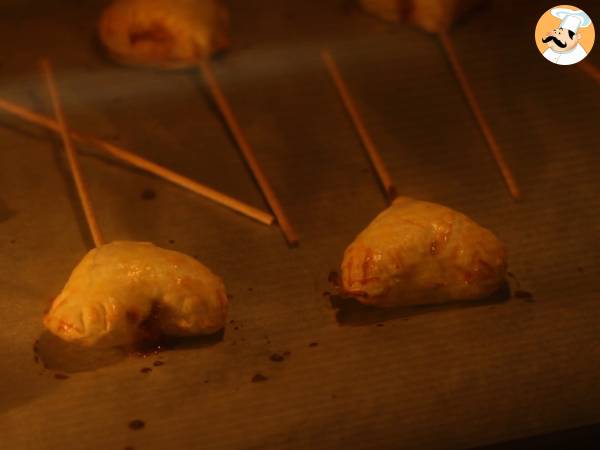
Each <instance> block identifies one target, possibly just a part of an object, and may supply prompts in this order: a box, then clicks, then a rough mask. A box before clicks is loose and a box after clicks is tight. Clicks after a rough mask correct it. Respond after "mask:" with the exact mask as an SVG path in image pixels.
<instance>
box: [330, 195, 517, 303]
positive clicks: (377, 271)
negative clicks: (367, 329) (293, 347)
mask: <svg viewBox="0 0 600 450" xmlns="http://www.w3.org/2000/svg"><path fill="white" fill-rule="evenodd" d="M341 273H342V277H341V278H342V280H341V287H342V290H343V292H344V293H345V294H347V295H350V296H353V297H355V298H357V299H358V300H359V301H360V302H362V303H365V304H369V305H375V306H383V307H390V306H398V305H410V304H433V303H442V302H447V301H453V300H476V299H480V298H484V297H486V296H488V295H490V294H492V293H494V292H495V291H496V290H497V289H498V288H499V287H500V285H501V284H502V282H503V281H504V279H505V275H506V251H505V249H504V245H503V244H502V242H501V241H500V240H499V239H498V238H497V237H496V236H494V234H493V233H492V232H491V231H489V230H487V229H485V228H483V227H481V226H479V225H478V224H476V223H475V222H473V221H472V220H471V219H469V218H468V217H467V216H465V215H464V214H461V213H459V212H457V211H454V210H452V209H450V208H446V207H445V206H441V205H437V204H435V203H428V202H423V201H418V200H412V199H409V198H406V197H400V198H397V199H396V200H395V201H394V203H393V204H392V206H390V207H389V208H388V209H386V210H385V211H383V212H382V213H381V214H379V215H378V216H377V217H376V218H375V220H373V222H371V224H370V225H369V226H368V227H367V228H366V229H365V230H364V231H363V232H362V233H360V234H359V235H358V236H357V237H356V239H355V240H354V242H353V243H352V244H350V246H349V247H348V248H347V249H346V251H345V253H344V258H343V261H342V266H341Z"/></svg>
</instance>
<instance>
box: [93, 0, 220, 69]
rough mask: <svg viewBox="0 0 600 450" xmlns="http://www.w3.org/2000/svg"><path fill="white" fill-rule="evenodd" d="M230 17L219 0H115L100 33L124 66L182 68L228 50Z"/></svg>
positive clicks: (101, 20)
mask: <svg viewBox="0 0 600 450" xmlns="http://www.w3.org/2000/svg"><path fill="white" fill-rule="evenodd" d="M228 21H229V20H228V14H227V10H226V9H225V7H224V6H223V5H221V4H220V3H219V2H218V0H115V1H114V2H113V3H112V4H111V5H110V6H108V8H107V9H106V10H105V11H104V12H103V14H102V17H101V18H100V23H99V27H98V31H99V36H100V41H101V42H102V44H103V45H104V47H105V48H106V50H107V51H108V53H109V55H110V56H111V57H112V58H113V59H115V60H116V61H118V62H120V63H122V64H127V65H138V66H149V67H159V68H163V69H177V68H183V67H188V66H193V65H195V64H197V63H198V61H200V60H202V59H205V58H208V57H210V55H212V54H213V53H215V52H218V51H220V50H223V49H224V48H226V47H227V46H228V45H229V38H228V30H227V29H228Z"/></svg>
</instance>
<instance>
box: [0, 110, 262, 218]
mask: <svg viewBox="0 0 600 450" xmlns="http://www.w3.org/2000/svg"><path fill="white" fill-rule="evenodd" d="M0 109H1V110H3V111H5V112H8V113H10V114H13V115H15V116H17V117H19V118H21V119H23V120H25V121H27V122H30V123H33V124H36V125H39V126H42V127H44V128H47V129H49V130H52V131H55V132H57V133H60V130H61V129H60V125H59V124H58V123H57V122H56V121H54V120H52V119H51V118H49V117H45V116H43V115H41V114H37V113H35V112H33V111H31V110H29V109H27V108H23V107H22V106H19V105H16V104H14V103H12V102H9V101H6V100H4V99H1V98H0ZM70 136H71V138H72V139H73V140H74V141H76V142H79V143H82V144H87V145H91V146H93V147H95V148H98V149H100V150H102V151H104V152H106V153H108V154H110V155H112V156H114V157H115V158H117V159H120V160H121V161H124V162H126V163H128V164H131V165H132V166H135V167H137V168H138V169H142V170H144V171H146V172H149V173H151V174H154V175H156V176H159V177H161V178H164V179H166V180H168V181H170V182H172V183H174V184H177V185H179V186H181V187H183V188H186V189H188V190H190V191H192V192H194V193H196V194H198V195H201V196H203V197H205V198H208V199H209V200H212V201H214V202H216V203H219V204H220V205H223V206H227V207H228V208H230V209H232V210H234V211H236V212H238V213H240V214H244V215H245V216H248V217H250V218H252V219H254V220H256V221H258V222H260V223H264V224H266V225H271V224H272V223H273V221H274V217H273V215H271V214H269V213H267V212H264V211H261V210H260V209H257V208H254V207H253V206H250V205H248V204H246V203H243V202H241V201H239V200H237V199H235V198H233V197H230V196H228V195H225V194H222V193H221V192H218V191H216V190H214V189H212V188H210V187H208V186H205V185H203V184H200V183H198V182H196V181H194V180H192V179H190V178H187V177H184V176H183V175H180V174H178V173H177V172H174V171H172V170H170V169H167V168H165V167H163V166H160V165H158V164H156V163H154V162H152V161H149V160H147V159H144V158H142V157H140V156H138V155H136V154H134V153H131V152H129V151H127V150H125V149H123V148H121V147H118V146H116V145H113V144H110V143H108V142H106V141H103V140H101V139H97V138H95V137H92V136H86V135H84V134H81V133H78V132H76V131H72V130H70Z"/></svg>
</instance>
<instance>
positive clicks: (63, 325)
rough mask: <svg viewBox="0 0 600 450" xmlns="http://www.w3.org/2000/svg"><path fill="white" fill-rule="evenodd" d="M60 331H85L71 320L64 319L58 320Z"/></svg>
mask: <svg viewBox="0 0 600 450" xmlns="http://www.w3.org/2000/svg"><path fill="white" fill-rule="evenodd" d="M57 328H58V331H60V332H61V333H68V332H69V331H76V332H77V333H83V331H82V330H81V329H80V328H77V327H76V326H75V325H73V324H72V323H69V322H65V321H64V320H62V319H61V320H59V321H58V327H57Z"/></svg>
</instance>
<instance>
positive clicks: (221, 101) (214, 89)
mask: <svg viewBox="0 0 600 450" xmlns="http://www.w3.org/2000/svg"><path fill="white" fill-rule="evenodd" d="M199 65H200V70H201V71H202V75H203V76H204V80H205V81H206V84H207V86H208V89H209V90H210V92H211V94H212V96H213V98H214V100H215V102H216V104H217V106H218V107H219V110H220V111H221V114H222V115H223V118H224V119H225V122H226V124H227V126H228V127H229V130H230V131H231V134H233V137H234V139H235V141H236V143H237V145H238V147H239V148H240V150H241V152H242V155H243V156H244V159H245V160H246V164H248V167H249V168H250V170H251V171H252V175H254V178H255V179H256V181H257V183H258V185H259V187H260V189H261V191H262V193H263V195H264V196H265V199H266V200H267V203H268V204H269V206H270V207H271V210H272V211H273V214H275V217H277V222H279V226H280V227H281V231H282V232H283V235H284V236H285V239H286V240H287V242H288V244H289V245H291V246H295V245H297V244H298V235H297V234H296V231H295V230H294V228H293V227H292V224H291V223H290V221H289V220H288V218H287V216H286V214H285V212H284V210H283V207H282V206H281V203H280V202H279V199H278V198H277V195H276V194H275V191H274V190H273V188H272V187H271V183H269V180H268V179H267V177H266V175H265V174H264V172H263V171H262V168H261V167H260V164H259V163H258V159H257V158H256V155H255V153H254V150H253V149H252V147H251V146H250V143H249V142H248V140H247V139H246V136H245V135H244V132H243V131H242V128H241V127H240V125H239V123H238V120H237V118H236V116H235V114H234V113H233V109H232V108H231V106H230V105H229V101H228V100H227V98H226V97H225V94H224V93H223V91H222V90H221V86H220V85H219V82H218V81H217V78H216V77H215V74H214V73H213V71H212V68H211V67H210V63H209V62H208V61H206V60H205V61H201V62H200V64H199Z"/></svg>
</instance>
